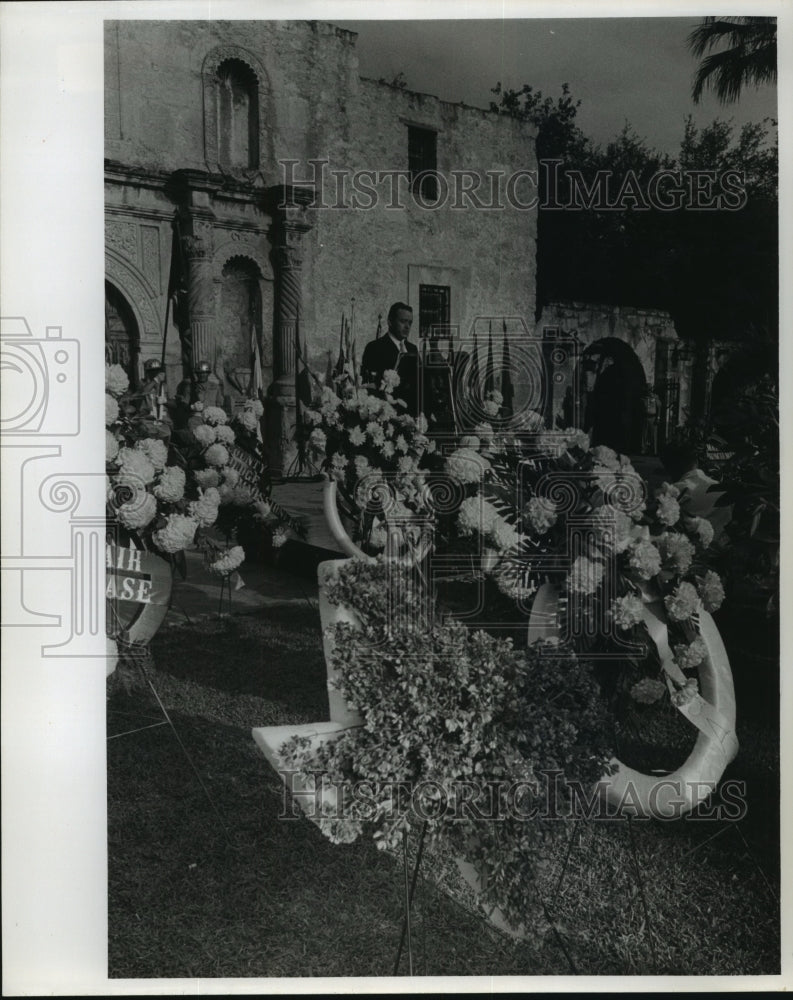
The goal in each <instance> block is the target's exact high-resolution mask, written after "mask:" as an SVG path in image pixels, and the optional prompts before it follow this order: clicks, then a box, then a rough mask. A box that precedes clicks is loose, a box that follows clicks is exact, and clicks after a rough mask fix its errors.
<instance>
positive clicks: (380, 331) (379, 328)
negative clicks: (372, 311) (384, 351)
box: [374, 313, 383, 340]
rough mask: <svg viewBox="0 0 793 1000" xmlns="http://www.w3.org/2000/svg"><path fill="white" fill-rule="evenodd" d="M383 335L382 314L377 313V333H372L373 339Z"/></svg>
mask: <svg viewBox="0 0 793 1000" xmlns="http://www.w3.org/2000/svg"><path fill="white" fill-rule="evenodd" d="M382 336H383V314H382V313H378V314H377V333H376V334H375V335H374V337H375V340H379V339H380V337H382Z"/></svg>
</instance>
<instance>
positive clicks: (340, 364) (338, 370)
mask: <svg viewBox="0 0 793 1000" xmlns="http://www.w3.org/2000/svg"><path fill="white" fill-rule="evenodd" d="M345 361H346V358H345V357H344V313H342V314H341V330H340V331H339V357H338V359H337V361H336V367H335V368H334V369H333V375H334V377H335V378H338V377H339V376H340V375H342V374H343V373H344V362H345Z"/></svg>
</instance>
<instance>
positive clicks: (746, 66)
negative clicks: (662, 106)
mask: <svg viewBox="0 0 793 1000" xmlns="http://www.w3.org/2000/svg"><path fill="white" fill-rule="evenodd" d="M720 44H726V45H728V46H729V47H728V48H725V49H723V50H722V51H720V52H711V50H712V49H714V48H715V47H716V46H718V45H720ZM688 46H689V49H690V50H691V52H692V53H693V54H694V55H695V56H698V57H702V56H705V53H706V52H711V54H710V55H708V56H706V57H705V58H704V59H703V60H702V62H701V64H700V66H699V68H698V70H697V72H696V74H695V76H694V84H693V88H692V97H693V99H694V102H695V103H699V101H700V99H701V97H702V94H703V92H704V91H705V89H706V88H708V87H710V86H713V88H714V90H715V93H716V96H717V97H718V99H719V100H720V101H721V102H722V103H723V104H724V103H729V102H732V101H736V100H737V99H738V97H739V96H740V94H741V91H742V90H743V88H744V87H745V86H746V85H747V84H754V85H756V86H757V85H760V84H764V83H772V82H773V81H775V80H776V75H777V51H776V18H773V17H736V18H716V17H706V18H705V19H704V21H703V22H702V24H700V25H698V26H697V27H696V28H695V29H694V30H693V31H692V32H691V33H690V35H689V37H688Z"/></svg>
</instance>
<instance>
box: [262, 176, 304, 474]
mask: <svg viewBox="0 0 793 1000" xmlns="http://www.w3.org/2000/svg"><path fill="white" fill-rule="evenodd" d="M279 190H280V196H279V197H278V198H274V199H273V202H274V205H275V207H274V210H273V227H272V229H271V231H270V233H269V238H270V241H271V243H272V261H273V271H274V275H275V324H274V328H273V382H272V385H271V386H270V388H269V391H268V394H267V407H266V429H267V441H266V448H267V458H268V462H269V464H270V469H271V471H272V475H273V476H274V477H276V478H281V477H283V476H285V475H286V474H287V473H288V471H289V469H290V467H291V466H292V463H293V462H294V460H295V458H296V455H297V448H296V445H295V440H294V438H295V422H296V415H297V386H296V378H297V371H296V346H297V337H298V335H299V325H300V311H301V302H302V295H303V283H302V278H303V275H302V267H303V258H302V252H301V251H302V248H301V241H302V237H303V234H304V233H306V232H308V230H309V229H310V228H311V226H310V223H309V222H308V221H307V219H306V214H305V205H306V204H308V202H309V200H310V199H311V197H312V195H311V192H307V191H303V190H302V189H296V188H290V189H288V190H284V189H283V188H281V189H279Z"/></svg>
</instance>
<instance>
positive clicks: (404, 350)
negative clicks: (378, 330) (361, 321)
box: [361, 302, 419, 417]
mask: <svg viewBox="0 0 793 1000" xmlns="http://www.w3.org/2000/svg"><path fill="white" fill-rule="evenodd" d="M412 325H413V309H412V308H411V307H410V306H409V305H407V304H406V303H404V302H395V303H394V304H393V305H392V306H391V308H390V309H389V310H388V333H386V335H385V336H384V337H378V338H377V339H376V340H370V341H369V343H368V344H367V345H366V347H365V348H364V352H363V358H362V359H361V370H362V374H363V380H364V382H369V383H372V384H373V385H374V386H375V388H377V389H379V388H380V383H381V382H382V379H383V373H384V372H386V371H388V370H389V369H393V370H394V371H396V373H397V375H399V385H398V386H397V388H396V389H395V390H394V396H395V397H396V398H397V399H403V400H404V401H405V402H406V403H407V412H408V413H410V414H411V415H412V416H414V417H415V416H417V415H418V403H419V399H418V396H419V393H418V385H419V351H418V347H416V345H415V344H412V343H411V342H410V341H409V340H408V337H409V335H410V327H411V326H412Z"/></svg>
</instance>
